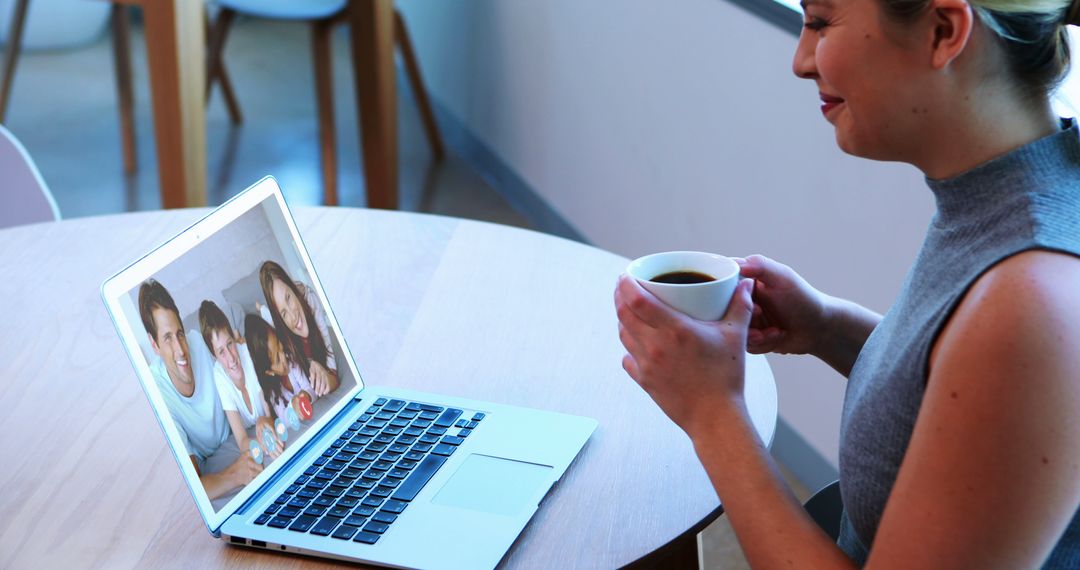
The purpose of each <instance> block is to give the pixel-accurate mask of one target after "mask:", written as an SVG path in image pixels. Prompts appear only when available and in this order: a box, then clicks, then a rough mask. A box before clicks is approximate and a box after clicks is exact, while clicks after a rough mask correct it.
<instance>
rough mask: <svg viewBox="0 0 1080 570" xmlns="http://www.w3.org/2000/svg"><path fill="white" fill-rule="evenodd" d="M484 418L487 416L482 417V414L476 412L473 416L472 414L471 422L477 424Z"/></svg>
mask: <svg viewBox="0 0 1080 570" xmlns="http://www.w3.org/2000/svg"><path fill="white" fill-rule="evenodd" d="M486 417H487V416H486V415H484V413H483V412H476V413H475V414H473V416H472V420H473V421H474V422H478V421H480V420H482V419H484V418H486Z"/></svg>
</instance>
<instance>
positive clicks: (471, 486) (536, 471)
mask: <svg viewBox="0 0 1080 570" xmlns="http://www.w3.org/2000/svg"><path fill="white" fill-rule="evenodd" d="M550 471H551V467H549V466H547V465H537V464H535V463H525V462H522V461H514V460H511V459H501V458H498V457H491V456H488V455H478V454H473V455H470V456H469V457H468V459H466V460H465V462H464V463H462V464H461V467H459V468H458V470H457V472H456V473H454V476H453V477H451V478H450V480H449V481H447V482H446V485H443V488H442V489H440V490H439V493H438V494H436V495H435V498H434V499H432V500H431V502H433V503H436V504H439V505H447V506H451V507H461V508H463V509H470V510H474V511H482V512H485V513H494V514H498V515H507V516H510V515H516V514H518V513H520V512H521V511H522V510H523V509H524V508H526V507H529V508H532V507H536V505H537V503H538V502H539V500H540V499H541V498H542V495H540V491H541V487H542V486H545V485H549V484H550V482H551V481H550V479H551V474H550ZM530 503H531V504H530Z"/></svg>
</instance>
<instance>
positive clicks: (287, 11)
mask: <svg viewBox="0 0 1080 570" xmlns="http://www.w3.org/2000/svg"><path fill="white" fill-rule="evenodd" d="M214 3H215V4H217V5H218V6H221V7H222V8H228V9H230V10H232V11H234V12H236V13H238V14H245V15H248V16H257V17H260V18H269V19H273V20H305V21H306V20H322V19H323V18H329V17H330V16H333V15H334V14H337V13H338V12H341V11H342V10H344V9H345V6H346V4H347V3H348V0H216V1H215V2H214Z"/></svg>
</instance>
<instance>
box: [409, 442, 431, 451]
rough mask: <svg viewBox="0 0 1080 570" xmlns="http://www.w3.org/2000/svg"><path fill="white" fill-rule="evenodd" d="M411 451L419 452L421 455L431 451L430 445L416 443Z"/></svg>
mask: <svg viewBox="0 0 1080 570" xmlns="http://www.w3.org/2000/svg"><path fill="white" fill-rule="evenodd" d="M412 449H413V451H417V452H420V453H421V454H423V453H427V452H429V451H431V444H430V443H418V444H416V445H414V446H413V447H412Z"/></svg>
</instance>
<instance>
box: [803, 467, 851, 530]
mask: <svg viewBox="0 0 1080 570" xmlns="http://www.w3.org/2000/svg"><path fill="white" fill-rule="evenodd" d="M803 508H804V509H806V512H807V513H808V514H809V515H810V518H812V519H814V522H816V523H817V525H818V526H819V527H821V530H823V531H825V534H827V535H829V537H830V538H832V539H833V541H834V542H835V541H836V540H837V539H838V538H840V517H841V516H843V513H844V501H843V499H842V498H841V497H840V481H833V482H832V483H829V484H828V485H825V486H824V487H822V488H821V489H820V490H818V492H816V493H814V496H812V497H810V499H809V500H808V501H806V504H804V505H803Z"/></svg>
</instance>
